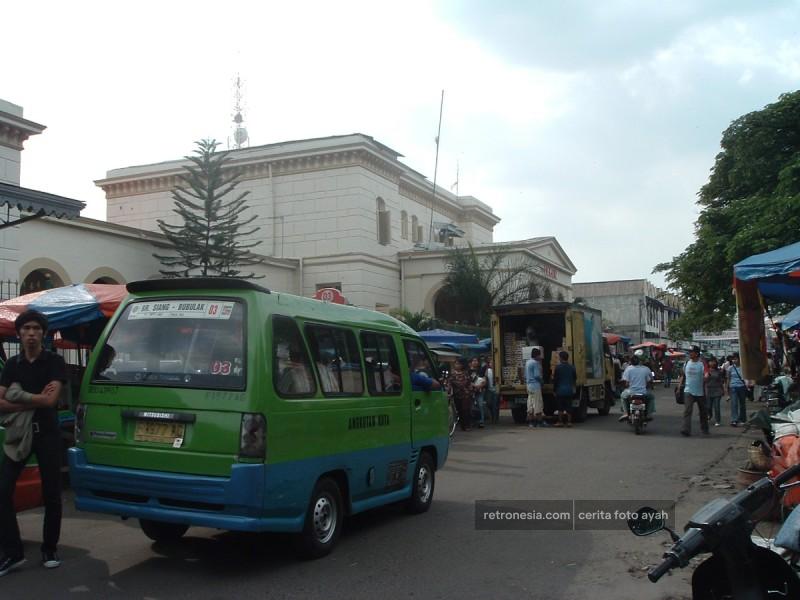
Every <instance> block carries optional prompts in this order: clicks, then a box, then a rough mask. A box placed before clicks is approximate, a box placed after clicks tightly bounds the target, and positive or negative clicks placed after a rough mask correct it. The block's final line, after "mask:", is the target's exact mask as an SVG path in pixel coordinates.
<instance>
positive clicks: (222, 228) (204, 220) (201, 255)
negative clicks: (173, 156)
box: [153, 140, 263, 279]
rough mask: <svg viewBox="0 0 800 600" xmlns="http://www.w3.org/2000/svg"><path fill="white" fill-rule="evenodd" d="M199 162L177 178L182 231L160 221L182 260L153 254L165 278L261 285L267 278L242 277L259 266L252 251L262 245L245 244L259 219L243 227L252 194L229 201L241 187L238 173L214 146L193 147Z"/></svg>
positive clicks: (175, 196) (211, 142) (205, 142)
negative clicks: (227, 279)
mask: <svg viewBox="0 0 800 600" xmlns="http://www.w3.org/2000/svg"><path fill="white" fill-rule="evenodd" d="M195 145H196V146H197V149H196V150H195V156H187V157H186V159H187V160H189V161H191V162H192V165H190V166H186V167H184V169H185V170H186V173H182V174H181V175H179V178H180V180H181V182H182V185H179V186H177V187H176V188H175V190H174V191H173V192H172V198H173V199H174V200H175V208H174V209H173V212H175V213H176V214H178V215H180V217H181V218H182V219H183V224H181V225H170V224H168V223H166V222H164V221H163V220H162V219H158V221H157V222H158V227H159V229H161V232H162V233H163V234H164V235H165V236H166V238H167V240H169V242H170V244H172V246H173V248H174V250H175V252H177V253H178V256H162V255H159V254H154V255H153V256H154V257H155V258H157V259H158V260H159V261H160V262H161V265H162V266H163V267H165V268H164V269H160V270H159V272H160V273H161V274H162V275H164V276H165V277H193V276H201V277H234V278H238V279H260V278H261V277H263V275H258V276H257V275H255V273H253V272H250V273H246V274H243V273H242V271H241V268H242V267H248V266H252V265H257V264H260V263H261V259H260V258H258V257H256V256H254V255H253V254H252V253H251V252H250V250H251V249H252V248H253V247H255V246H258V245H259V244H260V243H261V241H260V240H259V241H250V242H242V241H240V240H241V238H244V237H249V236H252V235H253V234H254V233H255V232H256V231H258V230H259V229H260V228H259V227H254V228H252V229H249V230H246V231H245V230H243V228H244V227H246V226H247V225H249V224H250V223H252V222H253V221H255V220H256V219H257V218H258V215H253V216H251V217H250V218H248V219H247V220H245V221H239V217H240V216H241V214H242V213H243V212H244V211H245V210H246V209H247V206H246V205H245V198H246V196H247V195H248V194H249V193H250V192H241V193H239V194H238V195H237V196H236V197H235V198H234V199H232V200H230V199H226V196H228V194H230V193H231V192H233V191H234V190H235V189H236V186H238V185H239V172H238V171H237V170H235V169H231V168H230V167H226V165H227V163H228V162H229V161H230V156H229V155H228V154H227V153H225V152H222V153H217V151H216V149H217V146H218V145H219V144H218V143H217V142H216V141H215V140H202V141H200V142H195Z"/></svg>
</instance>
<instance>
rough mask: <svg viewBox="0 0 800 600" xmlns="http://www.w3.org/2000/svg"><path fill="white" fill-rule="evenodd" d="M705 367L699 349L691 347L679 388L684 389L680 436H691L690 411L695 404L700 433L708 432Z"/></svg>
mask: <svg viewBox="0 0 800 600" xmlns="http://www.w3.org/2000/svg"><path fill="white" fill-rule="evenodd" d="M704 375H705V367H704V365H703V361H701V360H700V348H699V347H697V346H692V347H691V348H690V349H689V360H687V361H686V364H685V365H684V367H683V373H682V374H681V378H680V383H679V384H678V386H679V387H681V386H683V388H684V391H685V393H684V404H683V427H682V428H681V435H683V436H686V437H688V436H690V435H692V409H693V408H694V405H695V404H697V412H698V413H700V431H702V432H703V433H705V434H708V433H709V430H708V412H707V411H706V399H705V395H704V394H705V390H704V386H703V384H704Z"/></svg>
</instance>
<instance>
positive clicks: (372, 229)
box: [0, 105, 576, 314]
mask: <svg viewBox="0 0 800 600" xmlns="http://www.w3.org/2000/svg"><path fill="white" fill-rule="evenodd" d="M8 106H10V107H12V108H13V105H8ZM2 108H3V106H0V109H2ZM16 108H18V107H16ZM17 112H18V115H17V116H16V117H15V118H16V119H17V121H19V123H18V125H19V124H21V125H20V127H21V126H22V125H25V123H28V122H24V123H23V121H24V120H23V119H21V114H22V113H21V109H19V110H18V111H17ZM0 117H3V113H2V112H0ZM0 123H2V121H1V120H0ZM34 125H35V124H34ZM27 127H28V130H29V131H27V135H32V134H33V133H38V132H39V131H41V130H43V129H44V127H43V126H36V128H34V127H33V126H32V125H29V126H27ZM37 128H38V129H37ZM18 146H19V147H18V149H17V150H16V153H12V154H9V153H6V154H3V155H0V156H2V157H6V155H7V157H6V158H4V160H7V161H8V163H9V164H8V165H4V166H3V172H4V173H11V175H12V176H14V177H11V181H10V183H12V184H16V185H18V184H19V163H20V160H19V151H20V150H21V143H20V144H18ZM228 156H229V157H230V161H229V164H228V168H231V169H236V170H237V171H238V172H239V173H240V179H241V183H240V185H239V187H238V188H237V191H246V192H248V198H247V206H248V209H247V211H246V212H245V213H244V215H243V219H246V218H248V217H249V216H250V215H255V216H256V219H255V221H254V223H253V225H254V226H257V227H258V231H257V232H255V233H254V234H253V236H252V239H253V240H257V241H260V242H261V243H260V244H259V245H258V246H256V247H255V248H254V249H253V250H254V254H256V255H257V256H258V257H259V258H261V259H262V264H260V265H258V266H256V267H254V268H253V270H254V271H255V272H256V274H257V275H260V276H262V279H260V280H259V283H261V284H262V285H265V286H266V287H269V288H271V289H274V290H276V291H285V292H289V293H293V294H299V295H303V296H312V295H313V294H314V293H315V292H316V291H317V290H319V289H321V288H325V287H333V288H337V289H339V290H340V291H341V292H342V294H343V295H344V296H345V297H346V298H347V300H348V302H350V303H351V304H354V305H356V306H361V307H365V308H370V309H373V310H380V311H388V310H389V309H391V308H406V309H408V310H412V311H419V310H426V311H428V312H430V313H431V314H435V313H436V310H437V298H438V297H439V294H440V292H441V290H442V288H443V285H444V278H445V276H446V274H447V249H448V248H449V247H452V246H466V245H467V244H469V245H471V246H472V247H473V248H474V249H475V252H476V253H477V254H487V253H491V252H494V251H496V250H497V249H498V247H502V248H503V251H504V252H506V253H507V256H508V261H509V263H508V264H511V262H514V261H518V260H527V261H529V262H530V263H531V264H532V265H534V266H535V268H536V270H537V272H538V274H539V275H540V279H541V280H543V281H545V282H546V283H547V285H546V288H547V289H548V293H549V294H551V295H552V298H554V299H556V298H562V297H563V298H564V299H570V298H571V297H572V290H571V280H572V276H573V275H574V273H575V271H576V269H575V266H574V265H573V264H572V262H571V261H570V260H569V257H568V256H567V255H566V253H565V252H564V250H563V248H561V246H560V245H559V244H558V242H557V241H556V240H555V238H553V237H540V238H532V239H529V240H520V241H516V242H508V243H503V244H494V243H493V230H494V226H495V225H496V224H497V223H498V222H499V221H500V219H499V217H498V216H496V215H495V214H494V212H493V211H492V209H491V207H489V206H488V205H487V204H484V203H483V202H481V201H480V200H478V199H477V198H474V197H472V196H456V195H454V194H451V193H449V192H447V191H446V190H442V189H439V188H437V189H436V193H435V195H434V194H433V189H432V187H433V186H432V184H431V182H430V181H428V180H427V179H426V178H425V177H424V176H423V175H421V174H419V173H417V172H416V171H414V170H413V169H410V168H409V167H407V166H406V165H404V164H403V163H402V162H401V161H400V160H399V158H400V156H401V155H400V154H398V153H397V152H395V151H393V150H392V149H391V148H388V147H387V146H385V145H383V144H381V143H380V142H378V141H376V140H374V139H373V138H371V137H369V136H366V135H363V134H352V135H344V136H334V137H327V138H317V139H311V140H299V141H291V142H285V143H279V144H269V145H265V146H258V147H253V148H245V149H241V150H234V151H231V152H230V153H229V154H228ZM189 164H190V163H189V161H188V160H186V159H182V160H175V161H167V162H161V163H154V164H149V165H142V166H135V167H125V168H120V169H113V170H111V171H109V172H108V173H107V176H106V177H105V178H103V179H101V180H99V181H96V184H97V185H98V186H100V187H101V188H102V189H103V190H104V192H105V195H106V201H107V219H108V220H107V221H97V220H93V219H87V218H77V219H74V220H71V221H66V220H63V219H58V218H55V217H45V218H38V219H35V220H31V221H28V222H26V223H24V224H23V225H21V226H16V227H8V228H7V229H6V230H5V237H3V235H4V234H3V230H0V244H4V246H2V247H0V249H1V250H2V260H3V262H2V263H0V264H5V267H4V271H3V277H4V278H8V279H15V280H17V281H18V282H19V284H20V290H19V291H20V293H25V292H30V291H36V290H37V289H40V288H41V287H43V286H44V287H50V286H59V285H67V284H72V283H80V282H88V283H92V282H105V283H127V282H129V281H133V280H137V279H149V278H157V277H160V274H159V268H160V265H159V263H158V261H157V259H155V258H154V256H153V254H154V253H159V254H165V253H169V248H168V244H167V243H166V239H165V238H164V236H163V235H162V234H161V232H160V230H159V228H158V220H159V219H163V220H164V221H166V222H167V223H171V224H178V223H179V221H178V219H179V217H178V216H177V215H176V214H175V213H174V212H173V208H174V199H173V196H172V192H173V190H174V189H175V187H176V186H177V185H179V183H180V179H179V175H181V174H182V173H183V172H185V171H184V167H185V166H187V165H189ZM20 189H21V188H20ZM0 191H2V190H0ZM0 199H2V198H0ZM23 227H24V228H25V229H24V235H20V231H21V230H22V228H23ZM4 240H5V241H4ZM9 240H10V241H9Z"/></svg>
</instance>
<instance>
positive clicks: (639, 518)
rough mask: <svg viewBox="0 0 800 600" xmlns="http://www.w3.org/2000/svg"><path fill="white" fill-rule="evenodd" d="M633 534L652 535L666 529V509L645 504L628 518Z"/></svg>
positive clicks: (629, 527)
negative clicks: (662, 509)
mask: <svg viewBox="0 0 800 600" xmlns="http://www.w3.org/2000/svg"><path fill="white" fill-rule="evenodd" d="M628 529H630V530H631V532H632V533H633V535H639V536H642V535H651V534H653V533H656V532H657V531H661V530H662V529H664V511H661V510H656V509H655V508H650V507H649V506H643V507H642V508H640V509H639V510H637V511H636V512H635V513H633V516H631V517H630V518H629V519H628Z"/></svg>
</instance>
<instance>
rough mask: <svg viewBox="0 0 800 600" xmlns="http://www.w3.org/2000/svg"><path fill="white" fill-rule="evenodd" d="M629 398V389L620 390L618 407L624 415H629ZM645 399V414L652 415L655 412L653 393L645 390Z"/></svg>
mask: <svg viewBox="0 0 800 600" xmlns="http://www.w3.org/2000/svg"><path fill="white" fill-rule="evenodd" d="M630 397H631V391H630V390H629V389H625V390H622V393H621V394H620V395H619V399H620V402H619V407H620V409H621V410H622V413H623V414H626V415H627V414H629V413H630V402H628V399H629V398H630ZM645 398H646V399H647V414H648V415H654V414H655V412H656V397H655V396H654V395H653V392H651V391H650V390H647V393H646V394H645Z"/></svg>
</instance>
